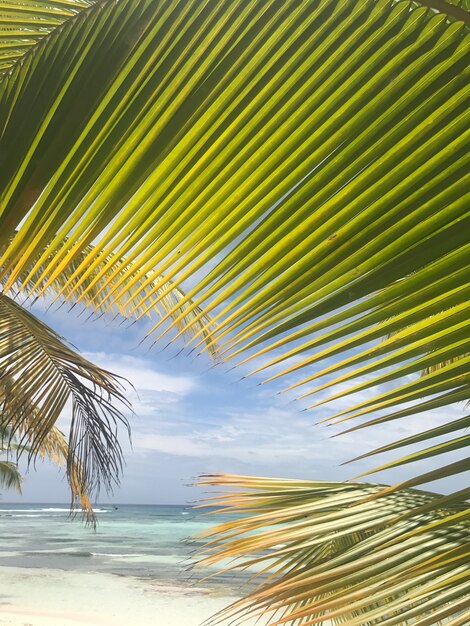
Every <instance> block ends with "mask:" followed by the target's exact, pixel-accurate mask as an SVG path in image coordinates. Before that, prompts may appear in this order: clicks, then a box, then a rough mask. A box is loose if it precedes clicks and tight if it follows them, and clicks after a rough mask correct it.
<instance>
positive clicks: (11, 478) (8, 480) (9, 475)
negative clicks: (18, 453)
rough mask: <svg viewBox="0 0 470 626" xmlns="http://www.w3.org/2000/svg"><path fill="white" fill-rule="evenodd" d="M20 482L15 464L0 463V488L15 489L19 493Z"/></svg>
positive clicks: (19, 475) (8, 462)
mask: <svg viewBox="0 0 470 626" xmlns="http://www.w3.org/2000/svg"><path fill="white" fill-rule="evenodd" d="M21 480H22V478H21V474H20V472H19V470H18V466H17V465H16V463H12V462H11V461H0V487H5V489H16V491H17V492H18V493H21Z"/></svg>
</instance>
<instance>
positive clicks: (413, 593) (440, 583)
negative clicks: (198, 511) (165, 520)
mask: <svg viewBox="0 0 470 626" xmlns="http://www.w3.org/2000/svg"><path fill="white" fill-rule="evenodd" d="M200 484H202V485H204V486H207V485H210V486H216V487H217V488H218V495H216V496H215V497H213V498H211V499H209V500H208V501H207V505H208V506H211V507H216V510H215V511H211V514H220V513H222V514H224V515H227V514H230V515H233V514H235V517H230V518H229V519H230V521H225V522H223V523H219V525H218V526H215V527H214V528H212V529H211V530H209V531H206V532H204V533H202V534H201V535H199V537H198V539H199V540H202V542H203V545H202V547H200V548H199V549H198V555H197V557H198V559H199V563H198V564H199V566H208V565H214V564H219V568H222V571H227V570H233V569H239V568H246V567H252V566H255V565H256V570H255V571H256V572H257V573H256V577H257V578H258V579H259V584H258V586H256V587H255V588H254V590H253V591H252V592H251V593H249V595H247V596H246V597H245V598H243V599H241V600H239V601H237V602H235V603H233V604H232V605H231V606H229V607H228V608H227V609H225V610H223V611H221V612H220V613H219V614H218V615H216V616H214V618H212V620H209V624H211V623H213V624H215V623H219V622H222V621H223V620H224V619H227V618H232V619H233V620H234V621H232V622H231V623H234V624H242V623H243V621H244V619H245V618H248V617H256V616H258V617H259V616H260V615H263V616H264V619H266V620H267V621H266V622H262V623H266V624H271V625H274V624H276V625H278V624H279V625H280V624H302V625H303V626H306V625H313V624H330V623H331V622H333V623H335V624H342V623H346V624H348V626H369V625H372V624H381V625H384V626H385V625H387V626H392V625H397V626H398V625H400V626H405V625H408V624H420V625H421V626H423V625H424V624H429V625H431V624H432V625H437V624H441V623H442V624H444V623H447V621H446V620H447V619H448V618H451V617H453V618H455V619H456V620H459V619H460V620H462V619H465V616H467V618H468V610H469V609H470V560H469V556H470V541H469V540H470V516H469V514H468V512H467V513H465V512H464V507H463V506H462V502H461V498H462V497H464V498H468V497H469V495H470V489H466V490H464V492H463V493H461V494H453V495H451V496H447V500H446V501H445V502H443V501H442V500H441V499H440V496H436V495H435V494H432V493H429V492H425V491H418V490H404V491H401V492H400V493H395V494H389V495H387V496H385V497H383V498H381V499H380V500H377V499H376V498H373V497H372V498H371V496H375V495H377V494H378V493H380V492H381V491H382V490H383V486H381V485H374V484H353V483H349V484H348V483H332V482H328V481H320V482H313V481H300V480H295V479H290V480H289V479H275V478H255V477H249V476H233V475H207V476H203V477H202V478H201V481H200ZM221 488H222V490H223V491H220V489H221ZM233 489H235V491H234V490H233ZM439 522H442V523H444V522H446V532H445V533H443V532H442V528H443V526H442V524H441V525H439ZM432 524H435V525H434V526H433V525H432ZM417 532H419V534H418V535H417V534H416V533H417ZM330 620H331V621H330ZM224 623H225V622H224ZM455 623H462V624H463V623H465V621H461V622H458V621H456V622H455Z"/></svg>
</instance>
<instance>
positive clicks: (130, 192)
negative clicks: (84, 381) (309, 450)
mask: <svg viewBox="0 0 470 626" xmlns="http://www.w3.org/2000/svg"><path fill="white" fill-rule="evenodd" d="M8 5H9V6H10V8H8V9H7V10H6V13H5V14H6V15H7V20H6V23H7V28H6V30H7V31H8V32H7V35H6V37H5V39H6V40H7V47H8V45H10V44H11V43H12V41H11V40H12V38H16V37H17V35H16V34H15V33H17V32H19V31H21V30H22V29H24V30H25V31H27V32H26V36H25V38H24V42H25V46H26V45H28V46H29V48H28V49H27V50H26V49H25V46H23V47H21V46H17V45H16V44H15V42H16V41H17V40H15V41H14V42H13V48H10V49H11V50H13V53H12V54H13V56H12V57H11V61H8V62H7V64H6V65H5V64H4V65H3V71H2V75H1V77H0V251H1V257H0V280H1V281H2V284H3V285H4V289H5V290H6V291H8V290H12V289H15V288H18V285H20V286H21V287H22V288H23V285H24V290H25V292H26V293H27V294H28V295H30V294H32V295H34V296H35V297H37V296H40V295H42V294H50V293H52V294H53V295H52V297H64V298H67V299H69V300H70V301H72V302H74V303H81V304H84V305H87V306H90V307H93V308H94V309H95V310H97V311H100V312H101V313H116V312H120V313H123V314H125V315H126V316H134V317H136V318H137V319H138V318H140V317H141V316H142V315H144V314H146V313H147V312H149V311H150V310H152V309H153V308H154V307H155V306H156V305H157V304H158V303H162V302H163V301H164V299H165V297H166V296H167V295H168V294H169V293H170V291H171V289H173V288H174V287H178V288H180V286H184V285H188V286H189V290H188V292H187V293H186V295H183V296H182V298H178V300H177V302H174V303H173V305H170V308H169V309H168V310H167V311H166V313H165V314H164V315H163V318H162V319H161V320H159V321H158V322H157V323H156V325H155V327H154V329H153V331H156V330H157V329H158V333H156V334H155V335H154V336H155V338H157V337H158V336H159V335H160V336H161V335H163V334H166V333H167V332H168V331H169V330H171V329H172V328H174V327H176V328H178V331H177V333H176V334H177V335H179V334H181V333H182V332H184V331H188V330H190V331H192V333H191V336H190V339H189V342H188V344H189V345H191V346H192V348H194V349H196V350H198V349H199V350H201V351H205V350H207V349H209V348H210V346H211V345H215V344H216V342H217V344H218V345H219V346H220V358H221V359H223V360H232V362H233V363H234V364H235V365H237V364H240V363H243V364H244V366H245V367H248V364H250V363H251V364H252V365H251V367H252V370H253V372H252V373H255V372H256V373H259V372H261V371H263V372H264V370H267V372H266V375H265V380H266V381H269V380H272V379H273V378H278V377H282V376H284V377H286V378H285V380H286V381H287V382H286V387H289V388H297V387H301V392H300V393H301V395H302V396H304V397H306V396H310V395H311V394H314V393H317V394H318V393H319V392H322V395H321V396H319V395H317V396H314V397H312V408H314V407H315V406H318V404H319V403H323V402H325V399H324V398H325V393H324V392H325V391H326V390H327V389H329V388H330V387H333V392H332V396H331V398H333V399H339V398H342V397H345V396H347V395H348V394H351V393H353V392H367V394H368V395H369V399H367V400H365V401H361V402H360V403H356V404H354V403H351V406H349V407H348V409H347V410H345V411H342V412H341V413H338V414H336V415H335V416H333V418H332V420H333V421H334V422H342V421H346V420H351V419H358V420H359V422H355V423H353V424H355V425H353V426H351V427H352V428H363V427H364V426H372V425H373V424H382V423H387V422H389V421H391V420H397V419H406V417H407V416H408V415H409V414H410V413H417V412H424V411H427V410H430V409H436V408H440V407H444V406H445V405H447V404H450V403H454V402H457V401H462V400H468V399H469V397H470V386H469V385H470V380H469V376H468V361H469V358H470V357H469V356H468V355H469V339H468V313H469V305H468V302H469V297H468V296H469V295H470V292H469V281H468V276H469V274H468V267H469V261H470V244H469V241H468V232H469V228H470V213H469V210H468V200H469V192H468V188H469V187H468V184H469V174H468V165H469V158H470V157H469V154H470V151H469V144H470V130H469V119H470V114H469V108H468V103H469V100H470V88H469V84H470V81H469V73H470V72H469V57H470V52H469V51H470V46H469V40H470V35H469V28H468V23H469V20H468V14H467V12H466V9H468V3H467V2H466V1H465V2H458V1H457V0H455V1H454V2H452V3H446V2H443V1H442V0H429V1H423V2H408V1H404V0H398V1H396V0H359V1H357V0H339V1H338V0H306V1H305V2H302V3H294V2H277V1H276V0H268V1H266V0H252V1H251V2H244V1H243V0H197V1H196V0H184V1H183V0H104V1H103V2H97V3H95V4H93V3H88V2H74V0H70V2H67V1H66V0H59V1H58V2H54V1H53V0H50V1H49V2H47V1H44V2H41V1H40V0H38V1H37V2H35V3H34V7H33V3H28V2H24V3H23V2H21V3H20V2H15V0H10V2H9V3H8ZM20 5H24V8H20V9H19V8H18V7H19V6H20ZM66 5H67V6H66ZM88 5H91V6H88ZM11 7H13V9H11ZM35 7H37V9H36V8H35ZM64 11H68V12H69V14H68V15H65V13H64ZM39 13H41V15H39ZM59 13H60V14H61V16H60V17H59ZM22 19H24V20H25V21H24V25H23V26H21V24H20V23H21V21H22ZM38 22H39V23H38ZM8 24H10V25H11V28H10V27H8ZM19 24H20V25H19ZM18 29H19V31H18ZM38 30H39V31H40V34H38V32H37V31H38ZM3 35H4V33H3V32H2V37H3ZM0 39H1V38H0ZM21 39H22V38H21ZM2 40H3V39H2ZM15 45H16V47H15ZM20 48H21V50H23V52H24V53H23V52H22V51H21V50H20ZM0 50H3V52H2V54H3V55H5V49H4V48H3V49H2V48H0ZM6 54H7V55H8V52H6ZM3 58H5V57H3ZM3 62H4V63H5V61H3ZM169 281H171V282H169ZM6 302H7V306H9V305H10V303H9V302H8V301H6ZM9 310H11V307H10V309H9ZM209 314H210V315H211V318H212V320H209V318H208V317H207V316H208V315H209ZM188 316H190V317H188ZM166 322H169V324H168V326H167V327H165V326H163V325H162V324H164V323H166ZM214 322H216V323H214ZM388 335H390V337H389V338H388V339H386V340H384V341H381V340H382V338H383V337H387V336H388ZM379 340H380V341H379ZM66 354H67V359H69V361H70V362H72V360H73V359H72V357H71V356H70V355H69V353H68V352H66ZM5 358H6V356H5ZM254 359H256V361H254ZM332 359H334V361H332ZM255 363H256V365H255ZM260 363H261V365H260ZM436 364H443V367H439V368H436V367H435V365H436ZM82 366H83V367H85V368H86V367H88V366H84V365H83V364H82V363H81V365H80V367H82ZM273 366H276V367H275V369H270V368H273ZM423 370H425V371H427V373H426V374H425V375H424V376H421V377H418V373H419V372H422V371H423ZM80 371H81V372H83V370H80ZM15 380H16V379H15ZM108 382H109V384H111V385H113V384H114V383H113V382H112V381H108ZM384 383H387V386H386V387H385V388H384V387H379V390H378V391H376V392H375V395H374V394H373V393H371V390H372V389H374V388H376V387H378V386H380V385H383V384H384ZM315 401H316V403H315V404H313V403H314V402H315ZM409 403H412V404H414V406H413V407H412V408H409ZM52 404H53V403H52V401H51V405H52ZM402 405H405V406H402ZM93 406H94V405H93ZM378 409H381V410H382V411H383V412H382V413H381V414H378V415H377V414H376V411H377V410H378ZM372 413H374V415H373V416H372V415H371V414H372ZM365 416H370V417H367V418H365ZM363 418H364V419H366V421H365V422H364V420H363ZM466 423H467V422H465V418H462V419H461V420H454V421H453V422H452V423H445V424H443V425H442V427H439V428H441V429H440V430H439V428H438V429H437V430H436V429H428V430H427V431H426V432H424V433H421V434H419V435H417V436H416V437H417V438H415V440H413V441H411V442H410V438H407V439H405V440H402V441H400V442H394V443H393V444H391V446H392V447H391V448H390V449H400V448H401V446H406V445H409V444H410V443H422V444H423V448H422V449H421V450H420V452H418V453H416V454H415V455H414V456H411V457H410V455H407V456H405V457H403V458H401V459H400V460H399V461H396V462H395V465H397V464H398V463H410V462H411V461H413V460H419V459H420V458H436V457H437V455H439V454H440V453H443V452H447V451H449V450H459V449H461V448H462V447H463V446H464V445H466V443H467V440H466V438H465V437H462V435H461V434H460V435H459V434H458V431H459V430H461V429H462V428H463V427H464V426H465V425H466ZM105 431H106V429H105ZM442 435H445V437H447V440H446V442H445V443H444V444H442V443H441V442H442V440H441V439H439V440H438V441H439V443H437V444H436V443H435V441H432V440H433V439H434V438H435V437H441V436H442ZM72 449H73V447H72ZM101 460H102V461H103V463H104V465H105V464H106V458H105V457H101ZM104 465H103V467H104ZM94 466H96V467H100V463H99V460H97V465H96V464H95V465H94ZM85 467H87V466H86V463H85ZM469 468H470V465H469V461H468V460H465V459H464V460H460V461H457V462H454V463H451V464H450V463H448V464H447V465H444V466H443V467H440V468H439V469H436V470H434V471H432V472H427V473H425V474H421V475H418V476H413V477H411V478H410V479H409V480H408V481H406V482H404V483H402V484H401V485H399V486H395V487H394V488H389V489H384V488H380V489H379V490H376V489H375V488H374V489H373V490H372V492H368V493H367V494H366V495H367V498H368V501H370V502H375V501H377V502H381V504H382V505H383V506H385V505H384V504H383V503H384V502H392V501H393V502H394V503H398V505H399V508H400V511H401V512H402V513H403V515H405V516H406V519H411V520H412V522H409V524H412V525H413V530H412V532H415V531H416V533H418V532H419V533H421V537H420V539H419V540H420V541H421V540H422V538H423V537H424V538H425V540H426V541H428V540H429V541H431V542H432V541H433V538H432V537H433V536H432V535H430V534H429V533H432V532H433V531H432V529H431V528H430V526H431V525H432V524H433V523H434V522H433V521H430V520H429V519H427V520H426V515H424V518H423V517H422V516H423V513H422V507H423V506H424V507H426V506H428V505H429V506H431V507H432V508H433V510H434V511H440V512H442V517H443V519H440V518H439V519H438V520H436V522H437V523H439V525H440V526H442V528H440V529H439V532H441V531H442V530H444V528H445V529H446V530H445V535H444V534H443V535H442V536H443V541H444V544H445V550H446V551H447V556H448V558H449V560H450V561H451V562H452V563H453V565H452V567H453V568H454V569H452V572H453V574H452V575H451V577H452V576H453V575H455V580H454V582H455V581H457V582H456V587H455V588H456V589H457V591H458V593H459V594H460V596H458V597H448V596H445V595H439V598H440V600H439V602H440V604H439V603H438V604H437V605H433V607H436V610H438V611H444V612H445V611H446V609H445V608H443V607H445V606H448V605H449V603H451V606H452V607H453V608H455V607H456V605H455V602H457V603H458V602H460V601H461V600H462V598H465V597H466V596H465V593H466V592H465V588H464V587H462V586H461V585H468V578H467V579H465V577H466V576H467V577H468V567H467V569H465V571H463V572H462V570H461V569H459V568H460V564H461V561H460V560H458V559H460V558H461V552H459V550H460V544H458V545H456V544H455V543H454V539H455V533H457V534H458V533H459V532H460V526H458V528H457V530H455V528H454V527H455V525H456V524H457V525H459V524H460V523H461V519H462V516H463V515H468V513H465V512H464V511H465V507H466V504H465V501H466V498H467V496H468V494H467V495H466V494H465V493H461V492H459V493H456V494H453V495H452V497H451V499H450V501H448V500H445V498H441V499H439V498H437V499H435V498H432V499H431V500H430V501H429V502H427V501H426V502H424V501H423V500H422V498H421V496H416V497H415V492H414V491H411V492H408V491H406V490H407V489H410V488H413V487H416V486H419V485H422V484H424V483H426V482H429V481H431V480H434V479H437V478H441V477H444V476H452V475H454V474H456V473H459V472H460V473H461V472H463V471H465V470H468V469H469ZM85 471H87V470H85ZM87 473H88V471H87ZM92 474H93V472H92ZM330 488H331V489H334V487H333V486H331V485H330V486H329V487H328V489H330ZM357 489H361V488H360V487H358V488H357ZM362 495H363V494H362ZM360 497H362V496H360ZM405 501H406V506H405V504H404V502H405ZM402 505H403V507H402ZM368 506H370V507H373V506H375V504H370V505H368ZM459 506H463V507H464V511H460V510H457V509H455V507H459ZM407 507H408V508H407ZM446 507H447V508H446ZM420 511H421V512H420ZM359 515H369V513H368V510H367V509H364V510H362V509H361V512H360V513H359ZM416 516H418V518H419V520H421V521H422V519H424V523H421V521H420V522H419V523H417V524H415V520H416V519H417V517H416ZM439 516H440V514H439ZM455 516H458V518H456V517H455ZM443 520H444V521H443ZM446 520H447V521H446ZM356 521H357V520H356ZM355 523H356V522H355ZM402 523H404V520H403V519H402V518H400V519H399V520H397V521H396V522H394V524H397V525H400V524H402ZM354 528H356V527H355V526H354ZM407 528H408V526H407ZM376 530H377V532H378V533H379V535H380V533H381V532H385V533H386V535H387V533H388V532H389V531H388V530H387V529H376ZM454 530H455V533H454ZM314 532H316V530H315V531H314ZM354 532H355V531H354ZM410 532H411V531H410ZM465 532H467V531H466V530H465ZM466 536H468V534H467V535H466ZM380 537H383V535H380ZM357 540H359V537H358V536H356V535H355V536H354V541H357ZM315 541H316V540H315ZM371 541H372V540H371ZM416 541H418V539H416ZM454 548H455V549H456V550H457V554H454V553H453V552H452V550H453V549H454ZM433 554H434V553H433ZM437 556H438V557H439V559H440V558H441V556H442V555H441V553H439V555H437ZM456 559H457V561H456ZM450 561H449V562H450ZM455 563H457V565H455ZM441 565H442V566H443V567H444V568H447V567H449V568H450V567H451V566H450V565H448V564H446V562H444V563H443V562H441V560H439V567H440V566H441ZM454 565H455V567H454ZM424 566H425V567H434V566H433V565H432V564H431V561H430V560H428V561H426V562H425V565H424ZM398 571H401V570H397V572H398ZM433 571H435V572H437V573H436V577H435V578H434V581H433V582H430V583H429V584H431V585H432V584H436V585H441V583H440V582H439V581H441V580H446V581H447V583H448V581H449V578H446V576H447V575H448V571H450V570H446V571H444V570H441V569H439V571H437V570H435V569H434V570H433ZM446 572H447V573H446ZM424 574H425V572H423V575H424ZM441 574H442V576H444V578H440V576H441ZM314 575H315V576H316V575H317V573H316V572H314ZM420 580H421V579H420ZM388 582H390V581H387V584H388ZM391 582H393V584H395V583H396V581H391ZM416 582H417V579H411V578H409V579H407V580H404V581H403V584H404V585H405V587H400V588H397V594H398V595H397V597H398V599H396V598H395V599H394V600H393V602H395V604H394V605H393V607H394V610H395V608H397V606H399V605H397V602H398V603H399V602H400V599H399V598H400V597H401V594H402V592H403V591H405V592H406V593H412V592H411V591H410V590H411V587H410V588H408V587H406V585H407V584H410V585H411V584H415V583H416ZM447 583H446V584H447ZM396 584H399V582H397V583H396ZM289 589H290V587H289ZM442 589H443V586H442V585H441V586H439V587H438V592H439V594H441V592H442V593H445V592H443V591H442ZM426 591H428V592H429V591H430V588H429V587H426ZM330 592H333V593H335V594H341V593H344V590H342V589H336V588H335V589H329V590H328V593H330ZM286 593H287V592H286ZM417 593H420V592H417ZM339 597H340V598H341V597H342V598H343V599H344V596H341V595H340V596H339ZM434 597H435V596H433V598H434ZM384 598H388V596H386V594H385V596H381V597H380V599H379V600H378V605H377V607H376V608H375V609H373V610H376V611H381V610H382V608H381V606H380V603H381V602H382V601H384ZM420 598H421V596H420ZM299 601H300V602H303V601H304V599H303V598H300V600H299ZM315 601H316V600H315ZM322 601H325V602H326V600H324V599H323V600H322ZM358 601H361V600H360V598H358ZM432 601H433V602H434V600H432ZM416 602H417V603H418V604H417V606H418V605H419V602H420V600H416ZM452 602H454V604H452ZM423 606H424V605H423V604H422V603H421V609H423ZM317 608H318V607H317ZM402 608H403V607H401V608H399V609H398V608H397V611H398V610H400V611H402ZM319 610H320V609H319ZM338 610H339V609H338ZM371 610H372V609H371ZM410 610H412V609H411V608H410ZM455 610H456V611H458V610H459V607H458V606H457V608H455ZM441 614H442V613H440V614H439V617H440V615H441ZM376 616H377V613H375V614H373V615H372V619H374V620H375V619H376ZM402 617H403V614H402ZM405 618H406V619H408V616H405ZM312 619H313V618H312ZM314 619H316V620H317V622H318V619H317V618H314ZM380 619H381V620H382V623H385V624H386V623H388V624H393V623H396V619H398V620H399V619H401V618H400V617H398V618H396V619H395V621H393V619H392V618H384V619H382V618H380ZM420 619H421V618H420ZM426 619H428V618H422V619H421V622H418V623H421V625H422V626H423V625H424V624H426V623H430V622H429V619H428V621H427V622H426ZM433 619H434V618H433ZM456 619H459V618H458V617H457V618H456ZM386 620H388V622H387V621H386ZM423 620H424V621H423ZM304 623H309V622H306V621H305V620H304ZM310 623H316V622H310ZM451 623H452V622H451ZM454 623H455V624H457V622H455V621H454Z"/></svg>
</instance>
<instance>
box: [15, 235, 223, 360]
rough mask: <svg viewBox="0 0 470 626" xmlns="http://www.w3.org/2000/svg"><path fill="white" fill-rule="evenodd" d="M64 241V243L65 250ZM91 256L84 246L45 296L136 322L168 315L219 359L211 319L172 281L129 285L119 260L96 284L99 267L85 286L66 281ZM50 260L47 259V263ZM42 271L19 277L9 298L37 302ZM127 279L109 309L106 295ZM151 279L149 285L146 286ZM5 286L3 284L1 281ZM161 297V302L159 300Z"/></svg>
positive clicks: (92, 252) (92, 249)
mask: <svg viewBox="0 0 470 626" xmlns="http://www.w3.org/2000/svg"><path fill="white" fill-rule="evenodd" d="M67 244H68V242H67V241H65V242H64V245H65V246H66V245H67ZM90 255H94V256H98V255H99V251H98V250H97V249H96V248H95V247H94V246H87V248H86V249H85V250H84V251H83V252H82V253H81V254H79V255H78V256H77V257H76V258H75V259H74V261H73V262H72V264H71V265H70V267H68V268H67V272H64V273H60V274H58V275H57V276H56V277H55V279H54V281H53V282H52V283H50V284H48V288H47V290H46V293H47V295H48V296H51V295H52V294H55V298H54V299H53V300H52V303H51V304H53V302H54V301H57V300H58V301H64V300H67V301H69V302H72V303H77V302H78V301H80V302H81V304H83V305H86V306H89V307H91V308H92V309H93V310H94V311H95V312H97V313H101V314H103V313H105V312H107V313H111V314H113V315H119V316H122V317H124V318H129V317H134V318H138V317H139V316H140V315H141V314H143V315H147V316H148V317H149V318H152V317H153V315H152V314H155V313H156V314H157V315H158V316H160V317H163V315H165V314H167V313H168V314H169V315H170V318H171V319H173V320H174V321H175V324H176V327H177V328H178V330H179V331H181V332H182V333H183V334H184V335H186V336H187V338H188V339H190V338H191V337H192V336H193V335H195V334H196V333H197V334H198V335H199V332H200V333H202V336H203V337H207V348H208V351H209V353H210V355H211V356H212V357H213V358H216V357H217V355H218V348H217V344H215V343H214V342H213V341H212V339H210V338H209V335H210V330H208V329H211V328H212V326H211V321H210V316H208V315H204V314H203V313H202V311H201V308H200V307H195V308H194V307H193V306H192V302H191V301H189V302H188V301H187V298H186V294H185V293H184V291H182V289H181V288H180V287H178V286H177V285H175V284H174V283H173V282H172V281H165V280H164V277H163V276H158V275H153V274H154V273H152V272H149V273H147V274H146V275H145V276H143V277H142V278H141V279H140V280H139V281H137V282H134V281H132V277H133V272H132V265H131V264H129V263H128V262H126V259H124V258H122V259H119V261H118V264H119V266H120V270H119V272H118V273H117V274H116V275H114V274H112V275H111V276H110V277H108V276H107V275H106V274H105V276H104V277H103V276H102V277H101V278H100V279H99V280H98V281H97V282H95V281H94V277H95V274H98V273H99V269H100V268H101V265H100V266H98V268H97V269H96V271H95V273H94V274H93V275H92V276H87V278H86V281H85V282H84V283H82V282H81V280H80V277H81V276H80V274H79V275H78V276H77V277H76V278H75V279H74V280H73V281H70V280H69V276H70V274H74V272H75V270H76V269H77V268H79V267H80V266H81V265H82V261H83V260H84V259H86V258H88V257H89V256H90ZM113 257H114V255H113V254H109V255H108V258H107V259H105V260H104V261H103V263H102V264H104V263H106V262H110V261H113V263H115V261H114V259H113ZM51 260H53V259H52V258H49V259H48V260H47V262H50V261H51ZM41 276H42V271H41V270H38V271H37V272H36V273H35V274H34V275H31V273H30V271H29V270H25V271H24V272H23V273H22V274H20V275H19V276H18V278H17V280H16V282H15V284H14V285H13V287H12V288H11V289H10V294H11V295H12V296H13V297H15V299H17V300H18V296H17V294H27V296H28V298H27V299H31V298H32V297H35V298H40V297H41V295H44V286H45V281H44V279H41ZM152 277H153V278H152ZM127 279H129V281H131V282H132V284H131V286H130V288H129V290H127V291H126V292H125V297H124V298H121V299H117V300H116V301H115V302H114V306H113V307H111V309H109V308H108V307H107V306H106V303H105V294H106V293H107V292H108V291H110V290H112V288H113V283H114V282H116V281H118V280H119V281H120V282H122V281H124V284H125V281H126V280H127ZM147 279H150V281H151V282H148V280H147ZM144 281H146V283H147V286H146V287H145V288H142V286H141V285H142V283H143V282H144ZM4 282H5V281H4ZM76 283H80V285H79V288H78V291H77V290H75V284H76ZM157 283H158V284H159V285H161V286H160V287H158V288H157V291H156V293H155V294H153V286H154V285H155V284H157ZM160 295H161V296H162V297H161V299H160V298H159V296H160Z"/></svg>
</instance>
